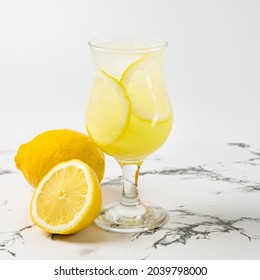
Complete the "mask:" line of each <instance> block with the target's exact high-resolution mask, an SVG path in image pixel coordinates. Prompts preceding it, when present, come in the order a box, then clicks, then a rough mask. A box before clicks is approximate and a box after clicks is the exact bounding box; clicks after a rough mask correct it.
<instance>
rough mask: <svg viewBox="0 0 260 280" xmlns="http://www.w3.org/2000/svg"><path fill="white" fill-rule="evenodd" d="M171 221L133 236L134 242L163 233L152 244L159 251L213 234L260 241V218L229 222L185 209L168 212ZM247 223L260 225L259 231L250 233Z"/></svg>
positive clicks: (243, 218)
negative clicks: (236, 235) (165, 247)
mask: <svg viewBox="0 0 260 280" xmlns="http://www.w3.org/2000/svg"><path fill="white" fill-rule="evenodd" d="M168 215H169V221H168V222H167V223H166V224H165V225H164V226H162V227H160V228H158V229H155V230H152V231H149V232H145V233H138V234H135V235H134V236H133V239H132V240H133V241H135V240H136V239H138V238H142V237H145V236H147V235H155V234H157V233H158V232H162V233H163V236H162V237H160V238H159V239H158V240H156V241H155V242H153V244H151V247H153V248H155V249H157V248H158V247H159V246H169V245H172V244H176V243H180V244H183V245H186V244H187V242H188V241H189V240H190V239H196V240H198V239H210V237H211V235H212V234H221V233H230V232H235V233H238V234H241V235H242V236H244V237H245V238H246V239H247V240H248V241H252V240H253V239H257V240H260V218H259V219H258V218H250V217H239V218H237V219H234V220H227V219H223V218H220V217H217V216H212V215H206V214H205V215H203V214H197V213H194V212H191V211H189V210H186V209H184V208H179V209H176V210H168ZM247 223H257V224H259V227H258V231H257V232H255V233H254V234H252V233H248V232H247V230H246V228H243V227H242V226H243V225H244V226H246V224H247Z"/></svg>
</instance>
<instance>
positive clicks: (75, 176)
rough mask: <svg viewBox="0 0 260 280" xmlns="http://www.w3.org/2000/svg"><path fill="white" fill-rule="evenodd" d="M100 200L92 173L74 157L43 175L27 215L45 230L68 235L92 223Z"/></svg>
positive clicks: (99, 205) (99, 191) (96, 182)
mask: <svg viewBox="0 0 260 280" xmlns="http://www.w3.org/2000/svg"><path fill="white" fill-rule="evenodd" d="M101 202H102V199H101V189H100V185H99V181H98V179H97V176H96V174H95V172H94V171H93V169H92V168H91V167H90V166H88V165H87V164H85V163H84V162H82V161H79V160H76V159H75V160H71V161H67V162H64V163H61V164H58V165H57V166H55V167H54V168H53V169H51V170H50V171H49V172H48V173H47V175H46V176H45V177H43V179H42V180H41V182H40V184H39V185H38V187H37V188H36V190H35V192H34V194H33V197H32V200H31V207H30V214H31V218H32V220H33V222H34V223H35V224H36V225H37V226H38V227H40V228H41V229H43V230H44V231H47V232H50V233H58V234H71V233H75V232H78V231H80V230H82V229H84V228H85V227H87V226H88V225H90V224H91V223H93V221H94V220H95V218H96V217H97V215H98V214H99V212H100V209H101Z"/></svg>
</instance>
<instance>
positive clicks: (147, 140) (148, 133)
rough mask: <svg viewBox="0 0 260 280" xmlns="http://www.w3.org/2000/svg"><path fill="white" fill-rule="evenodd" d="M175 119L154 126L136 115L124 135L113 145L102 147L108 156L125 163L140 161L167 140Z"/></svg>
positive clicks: (132, 117) (131, 119) (133, 115)
mask: <svg viewBox="0 0 260 280" xmlns="http://www.w3.org/2000/svg"><path fill="white" fill-rule="evenodd" d="M172 122H173V117H172V115H170V116H169V118H168V119H167V120H165V121H162V122H157V123H154V124H152V123H151V122H148V121H146V120H142V119H140V118H139V117H137V116H136V115H135V114H131V115H130V120H129V124H128V126H127V128H126V130H125V131H124V133H123V134H122V135H121V136H120V137H119V138H118V139H117V140H116V141H115V142H113V143H111V144H109V145H106V146H102V145H101V146H100V148H101V149H102V150H103V151H104V152H105V153H107V154H109V155H112V156H114V157H115V158H117V159H119V160H124V161H140V160H143V159H144V158H145V157H147V156H148V155H150V154H152V153H153V152H154V151H156V150H157V149H158V148H159V147H160V146H161V145H162V144H163V143H164V142H165V140H166V139H167V137H168V135H169V133H170V131H171V127H172Z"/></svg>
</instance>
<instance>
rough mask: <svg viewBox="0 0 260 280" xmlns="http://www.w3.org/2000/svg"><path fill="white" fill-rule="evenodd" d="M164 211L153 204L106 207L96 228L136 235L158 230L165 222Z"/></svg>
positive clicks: (110, 205)
mask: <svg viewBox="0 0 260 280" xmlns="http://www.w3.org/2000/svg"><path fill="white" fill-rule="evenodd" d="M166 217H167V213H166V211H165V210H164V209H163V208H161V207H159V206H157V205H154V204H150V203H147V204H145V205H144V204H143V203H137V204H136V205H132V204H131V205H127V204H122V203H120V202H119V203H113V204H109V205H106V206H105V207H104V208H103V209H102V211H101V213H100V214H99V216H98V217H97V218H96V220H95V223H96V225H97V226H98V227H100V228H102V229H104V230H107V231H112V232H118V233H138V232H144V231H149V230H152V229H154V228H158V227H160V226H161V225H163V224H164V223H165V221H166Z"/></svg>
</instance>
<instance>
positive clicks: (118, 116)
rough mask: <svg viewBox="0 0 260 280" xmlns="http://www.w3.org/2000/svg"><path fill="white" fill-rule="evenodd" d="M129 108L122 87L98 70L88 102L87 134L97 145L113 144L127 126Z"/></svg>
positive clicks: (127, 99) (112, 78)
mask: <svg viewBox="0 0 260 280" xmlns="http://www.w3.org/2000/svg"><path fill="white" fill-rule="evenodd" d="M130 108H131V106H130V102H129V98H128V96H127V95H126V92H125V89H124V87H123V86H122V85H121V84H120V83H119V82H118V81H117V80H116V79H115V78H114V77H112V76H110V75H109V74H107V73H106V72H105V71H103V70H100V71H99V72H98V74H97V76H96V79H95V81H94V85H93V88H92V92H91V95H90V99H89V102H88V108H87V114H86V126H87V131H88V133H89V134H90V135H91V137H92V138H93V139H94V140H95V142H96V143H98V144H99V145H108V144H111V143H113V142H114V141H115V140H116V139H118V138H119V137H120V135H122V134H123V132H124V130H125V128H126V127H127V125H128V122H129V117H130Z"/></svg>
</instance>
